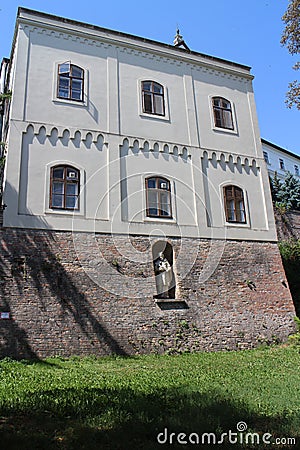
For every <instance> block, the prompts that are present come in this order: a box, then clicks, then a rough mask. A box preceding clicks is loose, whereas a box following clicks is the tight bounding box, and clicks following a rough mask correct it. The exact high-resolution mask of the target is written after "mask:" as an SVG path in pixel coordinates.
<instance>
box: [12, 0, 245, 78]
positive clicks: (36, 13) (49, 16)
mask: <svg viewBox="0 0 300 450" xmlns="http://www.w3.org/2000/svg"><path fill="white" fill-rule="evenodd" d="M23 13H24V14H30V15H31V16H36V17H41V18H44V19H50V20H55V21H57V22H62V23H64V24H70V25H75V26H80V27H84V28H86V29H88V30H92V31H100V32H104V33H110V34H112V35H115V36H118V37H124V38H129V39H132V40H135V41H139V42H143V43H146V44H147V43H148V44H152V45H157V46H159V47H162V48H164V49H169V50H172V51H174V50H175V51H177V52H178V53H182V54H185V55H193V56H198V57H201V58H204V59H207V60H210V61H215V62H219V63H226V64H228V65H230V66H233V67H236V68H240V69H243V70H247V71H250V69H251V67H249V66H245V65H243V64H239V63H236V62H233V61H228V60H225V59H222V58H218V57H215V56H210V55H206V54H204V53H199V52H195V51H193V50H186V49H184V48H180V47H175V46H174V45H170V44H165V43H162V42H159V41H154V40H152V39H147V38H143V37H140V36H135V35H132V34H128V33H123V32H121V31H115V30H110V29H108V28H102V27H100V26H97V25H91V24H89V23H84V22H79V21H77V20H73V19H67V18H65V17H60V16H56V15H52V14H48V13H44V12H40V11H36V10H32V9H28V8H24V7H19V8H18V15H17V17H18V18H21V17H22V14H23Z"/></svg>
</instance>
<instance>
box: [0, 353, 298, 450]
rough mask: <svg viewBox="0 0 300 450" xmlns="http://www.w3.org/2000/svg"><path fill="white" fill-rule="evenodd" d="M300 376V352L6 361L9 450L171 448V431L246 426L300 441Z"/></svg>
mask: <svg viewBox="0 0 300 450" xmlns="http://www.w3.org/2000/svg"><path fill="white" fill-rule="evenodd" d="M299 373H300V357H299V350H297V349H295V348H292V347H287V348H275V347H274V348H268V349H261V350H253V351H243V352H226V353H225V352H220V353H201V354H185V355H180V356H153V355H152V356H140V357H134V358H121V357H116V358H99V359H96V358H84V359H80V358H71V359H68V360H63V359H59V358H53V359H48V360H46V361H43V362H35V363H30V362H26V361H23V362H15V361H9V360H3V361H0V415H1V418H0V442H1V448H3V449H12V448H15V449H18V450H20V449H22V450H26V449H30V450H32V449H68V450H69V449H74V450H77V449H87V450H94V449H95V450H96V449H97V450H102V449H114V450H117V449H155V448H166V446H165V445H158V444H156V443H155V441H156V436H157V434H158V433H159V432H161V431H163V429H164V428H165V427H167V428H168V430H169V431H170V432H186V433H191V432H196V433H198V434H201V433H203V432H216V433H222V432H226V431H228V430H229V429H231V430H232V431H236V424H237V422H239V421H245V422H246V423H247V424H248V430H252V431H256V432H259V433H265V432H269V433H272V434H274V436H275V435H276V436H280V437H281V436H285V437H297V438H298V440H299V442H300V431H299V430H300V383H299V377H300V376H299ZM200 447H201V448H210V447H209V446H207V447H205V446H203V445H202V446H200ZM217 447H219V448H221V447H222V448H235V449H238V448H242V446H239V445H232V446H230V445H229V444H226V445H225V446H224V445H223V446H220V445H219V446H217ZM172 448H188V446H186V445H185V446H183V445H178V447H176V446H173V447H172ZM190 448H197V446H195V445H193V446H190ZM243 448H244V447H243ZM245 448H251V447H250V446H249V445H248V446H247V447H245ZM254 448H263V446H262V445H260V446H259V447H258V446H255V447H254ZM266 448H270V445H269V446H266ZM272 448H276V449H277V448H288V447H287V446H282V447H280V446H274V445H273V446H272ZM293 448H294V449H295V448H300V447H298V446H297V445H296V446H293Z"/></svg>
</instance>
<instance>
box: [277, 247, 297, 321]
mask: <svg viewBox="0 0 300 450" xmlns="http://www.w3.org/2000/svg"><path fill="white" fill-rule="evenodd" d="M278 246H279V250H280V254H281V257H282V262H283V266H284V270H285V273H286V277H287V280H288V282H289V286H290V290H291V294H292V297H293V301H294V305H295V310H296V314H297V316H298V317H300V278H299V269H300V240H299V239H293V240H289V241H281V242H279V244H278Z"/></svg>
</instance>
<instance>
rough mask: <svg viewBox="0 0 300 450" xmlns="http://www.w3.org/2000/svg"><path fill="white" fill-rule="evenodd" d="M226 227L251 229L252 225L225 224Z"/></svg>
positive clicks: (240, 223) (239, 223)
mask: <svg viewBox="0 0 300 450" xmlns="http://www.w3.org/2000/svg"><path fill="white" fill-rule="evenodd" d="M225 227H233V228H237V227H238V228H250V225H249V224H248V223H242V222H225Z"/></svg>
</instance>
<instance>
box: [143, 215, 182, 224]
mask: <svg viewBox="0 0 300 450" xmlns="http://www.w3.org/2000/svg"><path fill="white" fill-rule="evenodd" d="M144 222H158V223H162V222H163V223H171V224H174V223H177V222H176V219H175V218H174V217H148V216H147V217H145V218H144Z"/></svg>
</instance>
